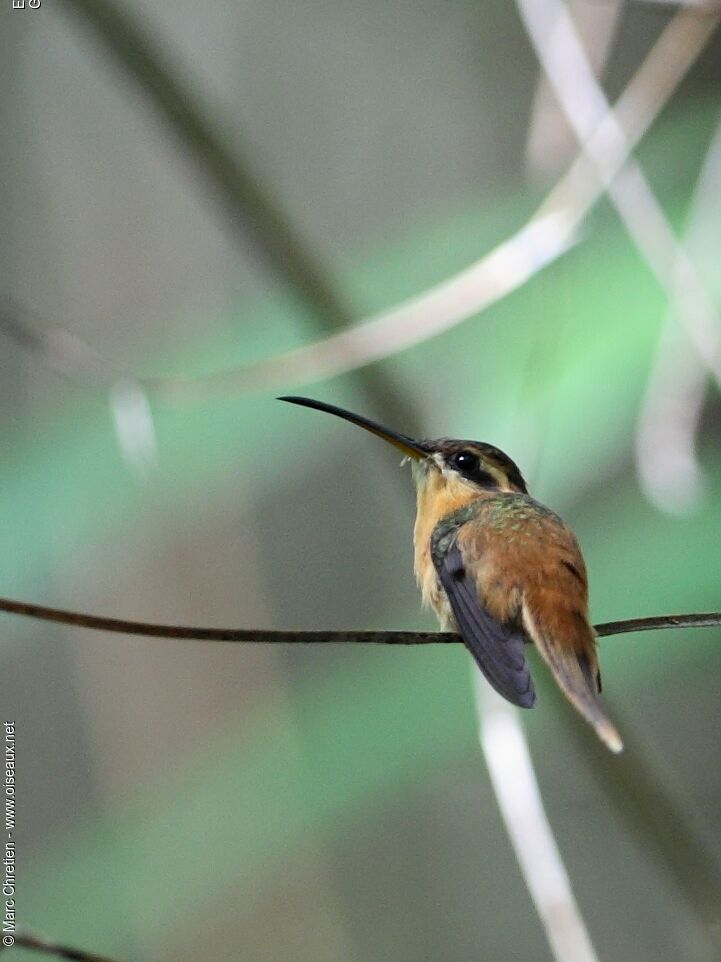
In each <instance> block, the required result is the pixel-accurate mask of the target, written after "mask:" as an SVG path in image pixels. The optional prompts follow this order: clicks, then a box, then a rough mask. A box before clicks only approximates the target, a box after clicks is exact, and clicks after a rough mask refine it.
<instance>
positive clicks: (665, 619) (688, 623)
mask: <svg viewBox="0 0 721 962" xmlns="http://www.w3.org/2000/svg"><path fill="white" fill-rule="evenodd" d="M0 611H5V612H7V613H8V614H11V615H20V616H21V617H25V618H35V619H37V620H39V621H52V622H55V623H56V624H61V625H70V626H72V627H75V628H91V629H94V630H95V631H110V632H114V633H116V634H124V635H142V636H143V637H146V638H174V639H178V640H181V639H182V640H186V641H229V642H239V643H248V644H264V645H270V644H279V645H291V644H297V645H318V644H349V643H358V644H366V645H437V644H440V645H448V644H460V643H461V637H460V635H456V634H453V633H451V632H440V631H328V630H325V629H318V630H317V631H292V630H287V631H286V630H276V629H268V628H199V627H188V626H186V625H160V624H154V623H152V622H147V621H128V620H127V619H125V618H106V617H104V616H103V615H89V614H85V613H84V612H80V611H69V610H67V609H65V608H49V607H47V606H46V605H36V604H33V603H31V602H27V601H14V600H13V599H11V598H0ZM719 625H721V611H710V612H704V613H699V614H690V615H654V616H652V617H650V618H630V619H628V620H626V621H608V622H605V623H603V624H600V625H596V626H595V628H594V630H595V632H596V634H597V635H598V636H599V637H604V636H607V635H621V634H627V633H628V632H632V631H657V630H659V629H661V628H711V627H716V626H719Z"/></svg>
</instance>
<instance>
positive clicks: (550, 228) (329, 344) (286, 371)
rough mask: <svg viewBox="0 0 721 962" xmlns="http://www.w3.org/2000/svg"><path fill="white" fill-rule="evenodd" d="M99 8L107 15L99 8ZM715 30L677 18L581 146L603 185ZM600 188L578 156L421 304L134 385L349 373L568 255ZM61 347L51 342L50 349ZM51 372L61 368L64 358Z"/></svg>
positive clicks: (249, 384) (246, 384) (179, 394)
mask: <svg viewBox="0 0 721 962" xmlns="http://www.w3.org/2000/svg"><path fill="white" fill-rule="evenodd" d="M64 2H66V3H70V4H76V5H77V6H78V8H79V9H80V8H81V9H82V10H83V11H85V10H89V9H92V10H93V11H94V12H95V13H97V9H100V8H99V7H98V6H97V3H96V2H95V0H64ZM102 9H103V10H105V9H106V8H105V5H102ZM716 23H717V18H716V17H714V16H703V17H699V16H698V15H694V13H693V12H691V11H681V12H679V13H678V14H676V16H675V17H673V19H672V20H671V21H670V23H669V24H668V25H667V26H666V28H665V29H664V31H663V32H662V33H661V35H660V36H659V38H658V40H657V41H656V43H655V44H654V47H653V48H652V50H651V51H650V52H649V54H648V55H647V57H646V59H645V60H644V62H643V63H642V64H641V66H640V67H639V69H638V70H637V72H636V73H635V74H634V76H633V78H632V79H631V81H630V82H629V84H628V86H627V87H626V89H625V91H624V92H623V94H622V95H621V97H620V98H619V99H618V101H617V102H616V105H615V111H614V114H613V117H612V120H611V119H610V118H609V117H608V116H607V117H605V118H604V119H603V121H602V122H601V123H600V124H599V125H598V128H597V130H596V132H595V133H594V134H593V136H592V137H591V139H590V141H589V144H588V145H587V146H588V147H589V149H591V148H593V149H594V150H604V151H605V154H606V168H605V169H606V173H607V176H608V177H609V178H610V177H612V176H614V175H615V174H617V173H618V171H619V170H620V169H621V168H622V167H623V164H624V162H625V160H626V158H627V156H628V154H629V152H630V151H631V150H633V148H634V147H635V145H636V144H637V143H638V141H639V140H640V139H641V138H642V137H643V135H644V134H645V133H646V131H647V130H648V128H649V127H650V126H651V124H652V123H653V121H654V120H655V118H656V117H657V116H658V114H659V112H660V111H661V109H662V108H663V106H664V105H665V104H666V103H667V101H668V99H669V97H670V96H671V94H672V93H673V92H674V90H675V89H676V87H677V86H678V84H679V83H680V81H681V79H682V78H683V76H684V75H685V73H686V72H687V70H688V69H689V67H690V66H691V65H692V64H693V62H694V61H695V59H696V57H697V56H698V55H699V53H700V52H701V50H702V49H703V47H704V45H705V44H706V41H707V40H708V39H709V37H710V36H711V34H712V33H713V30H714V29H715V27H716ZM105 26H106V27H107V24H105ZM123 49H124V50H125V48H123ZM609 124H613V125H615V124H621V126H622V128H623V131H624V134H625V142H624V143H622V144H621V145H619V143H618V141H615V142H614V143H612V144H611V145H610V146H609V147H608V149H606V148H607V146H608V126H609ZM594 145H595V146H594ZM604 189H605V187H604V184H602V183H601V182H600V181H599V178H598V176H597V174H596V172H595V170H594V168H593V166H592V165H590V164H589V161H588V158H587V156H586V154H585V153H584V152H582V153H581V154H580V155H579V157H578V158H577V159H576V160H575V161H574V163H573V164H572V165H571V166H570V168H569V170H568V171H567V172H566V174H565V175H564V176H563V177H562V178H561V179H560V180H559V182H558V183H557V184H556V186H555V187H554V188H553V190H552V191H551V192H550V193H549V194H548V196H547V197H546V199H545V200H544V202H543V204H542V205H541V206H540V208H539V209H538V210H537V211H536V213H535V214H534V215H533V217H532V218H531V219H530V220H529V221H528V223H527V224H526V225H525V226H524V227H522V228H521V229H520V230H519V231H518V232H517V233H516V234H514V235H512V236H511V237H510V238H508V239H507V240H506V241H504V242H503V243H502V244H500V245H499V246H498V247H496V248H495V249H494V250H493V251H491V252H490V253H489V254H487V255H485V256H484V257H482V258H481V259H480V260H479V261H477V262H476V263H475V264H473V265H472V266H471V267H469V268H467V269H466V270H464V271H461V272H460V273H459V274H456V275H454V276H453V277H452V278H449V279H448V280H446V281H444V282H443V283H441V284H439V285H437V286H436V287H434V288H431V289H430V290H428V291H425V292H424V293H422V294H420V295H418V296H417V297H414V298H411V299H410V300H408V301H405V302H404V303H402V304H400V305H398V306H397V307H394V308H391V309H390V310H389V311H384V312H382V313H381V314H378V315H376V316H374V317H371V318H369V319H367V320H365V321H363V322H361V323H359V324H357V325H355V326H354V327H351V328H349V329H348V330H343V331H340V332H339V333H337V334H334V335H332V336H330V337H327V338H326V339H325V340H321V341H319V342H316V343H314V344H310V345H306V346H305V347H301V348H299V349H297V350H294V351H290V352H288V353H287V354H282V355H280V356H277V357H272V358H269V359H266V360H263V361H259V362H257V363H254V364H250V365H245V366H241V367H234V368H231V369H228V370H225V371H219V372H217V373H214V374H209V375H206V376H203V377H198V378H190V377H181V376H176V377H163V378H148V379H136V378H132V380H135V381H138V383H140V384H141V385H142V386H143V387H145V388H146V389H147V390H148V391H149V392H151V393H152V394H153V395H156V396H162V397H164V398H166V399H171V400H175V399H179V398H187V397H190V398H192V397H203V396H205V395H207V394H212V393H222V392H228V393H237V392H242V391H249V390H255V389H258V388H264V389H266V388H268V389H269V388H272V387H274V386H278V385H282V386H284V387H287V386H288V385H289V384H292V383H294V384H300V383H309V382H312V381H315V380H321V379H323V378H328V377H333V376H335V375H338V374H343V373H347V372H350V371H355V370H357V369H358V368H361V367H363V366H365V365H367V364H370V363H372V362H373V361H378V360H381V359H382V358H385V357H389V356H391V355H393V354H395V353H398V352H399V351H402V350H405V349H406V348H408V347H412V346H413V345H414V344H418V343H420V342H422V341H425V340H427V339H429V338H431V337H434V336H436V335H438V334H440V333H442V332H443V331H445V330H448V329H449V328H451V327H453V326H454V325H456V324H459V323H460V322H462V321H464V320H466V319H468V318H469V317H473V316H474V315H476V314H478V313H479V312H480V311H482V310H484V309H485V308H487V307H488V306H490V305H491V304H493V303H495V302H496V301H497V300H499V299H500V298H502V297H504V296H506V295H507V294H509V293H510V292H511V291H513V290H515V289H516V288H517V287H519V286H520V285H521V284H523V283H524V282H525V281H526V280H528V279H529V278H530V277H531V276H532V275H533V274H534V273H536V272H537V271H539V270H541V269H542V268H543V267H544V266H546V265H547V264H548V263H550V262H551V261H552V260H554V259H555V258H556V257H558V256H560V255H561V254H562V253H563V252H564V251H565V250H566V249H567V248H568V246H569V245H570V244H571V243H572V242H573V237H574V235H575V233H576V231H577V229H578V227H579V225H580V224H581V223H582V221H583V219H584V218H585V216H586V215H587V214H588V212H589V210H590V209H591V208H592V207H593V205H594V204H595V203H596V201H597V200H598V199H599V197H600V196H601V195H602V194H603V192H604ZM0 327H1V328H2V329H3V330H5V331H6V333H9V334H11V335H14V336H15V337H17V338H18V339H19V340H21V341H22V342H23V343H24V344H25V345H26V346H28V347H31V348H32V347H33V346H34V340H33V333H34V330H33V328H32V327H29V326H28V325H27V324H26V325H25V329H24V330H20V331H18V330H17V328H12V327H10V326H8V324H7V323H6V322H5V320H4V318H3V315H1V314H0ZM58 346H59V345H58V342H57V340H56V341H55V344H54V347H55V349H57V347H58ZM47 347H48V344H47V342H46V344H45V348H46V350H45V351H43V352H41V356H43V358H44V359H45V360H47V359H48V351H47ZM53 366H55V367H63V366H65V364H64V359H63V357H62V355H61V356H60V357H58V358H57V363H54V364H53ZM396 406H398V407H400V405H396ZM402 419H403V421H404V423H406V424H407V425H409V430H410V428H411V427H412V419H411V418H410V417H409V416H407V415H406V412H403V418H402Z"/></svg>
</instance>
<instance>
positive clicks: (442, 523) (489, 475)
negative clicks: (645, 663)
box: [279, 397, 623, 752]
mask: <svg viewBox="0 0 721 962" xmlns="http://www.w3.org/2000/svg"><path fill="white" fill-rule="evenodd" d="M279 400H280V401H288V402H290V403H291V404H299V405H301V406H303V407H308V408H313V409H315V410H316V411H325V412H326V413H328V414H333V415H335V416H336V417H340V418H343V419H344V420H346V421H350V422H351V423H352V424H357V425H358V426H359V427H361V428H364V429H365V430H366V431H370V433H371V434H375V435H376V436H377V437H379V438H382V439H383V440H384V441H388V442H389V443H390V444H392V445H394V446H395V447H396V448H398V449H400V450H401V451H402V452H403V454H404V455H405V457H404V461H405V460H406V459H407V460H410V462H411V466H412V471H413V479H414V481H415V484H416V500H417V512H416V521H415V527H414V531H413V545H414V567H415V575H416V580H417V582H418V585H419V587H420V589H421V594H422V596H423V602H424V604H426V605H429V606H430V607H431V608H433V610H434V611H435V613H436V615H437V617H438V620H439V623H440V626H441V630H443V631H452V632H457V633H458V634H460V635H461V638H462V639H463V642H464V644H465V646H466V647H467V648H468V650H469V652H470V653H471V655H472V656H473V658H474V659H475V661H476V663H477V665H478V667H479V668H480V670H481V671H482V672H483V674H484V675H485V677H486V679H487V680H488V682H489V683H490V684H491V685H492V686H493V688H495V690H496V691H497V692H498V693H499V694H501V695H502V696H503V697H504V698H506V699H508V701H509V702H511V703H512V704H513V705H517V706H518V707H519V708H533V706H534V705H535V703H536V694H535V690H534V686H533V679H532V678H531V673H530V670H529V667H528V662H527V661H526V656H525V653H524V649H525V646H526V644H529V643H532V644H534V645H535V646H536V648H537V649H538V652H539V654H540V655H541V658H542V659H543V661H545V663H546V664H547V665H548V667H549V669H550V671H551V674H552V675H553V677H554V678H555V680H556V682H557V683H558V686H559V687H560V689H561V691H562V692H563V694H564V695H565V696H566V698H567V699H568V700H569V701H570V702H571V704H572V705H573V707H574V708H575V709H576V710H577V711H578V712H579V713H580V714H581V715H582V716H583V718H585V719H586V721H587V722H589V723H590V724H591V725H592V727H593V728H594V730H595V732H596V734H597V735H598V737H599V738H600V739H601V741H603V742H604V743H605V744H606V745H607V746H608V748H610V749H611V751H613V752H620V751H621V750H622V748H623V743H622V741H621V738H620V737H619V734H618V732H617V731H616V729H615V727H614V726H613V724H612V723H611V721H610V720H609V718H608V716H607V715H606V713H605V711H604V708H603V706H602V704H601V702H600V699H599V697H598V696H599V693H600V691H601V673H600V671H599V667H598V655H597V652H596V637H595V634H594V631H593V628H592V627H591V622H590V620H589V613H588V577H587V574H586V565H585V562H584V560H583V555H582V554H581V549H580V547H579V545H578V542H577V540H576V537H575V535H574V534H573V532H572V531H571V529H570V528H569V527H568V525H567V524H566V523H565V522H564V521H563V520H562V519H561V518H560V517H559V516H558V515H557V514H555V513H554V512H553V511H551V509H550V508H547V507H546V506H545V505H543V504H541V503H540V502H539V501H536V500H535V499H534V498H532V497H531V496H530V495H529V493H528V488H527V486H526V482H525V481H524V479H523V475H522V474H521V472H520V470H519V468H518V466H517V465H516V463H515V462H514V461H513V460H511V458H510V457H509V456H508V455H507V454H504V452H503V451H501V450H500V449H499V448H497V447H494V446H493V445H492V444H487V443H485V442H483V441H464V440H455V439H451V438H438V439H437V440H434V441H427V440H422V441H418V440H414V439H413V438H410V437H407V436H406V435H404V434H399V433H398V432H396V431H392V430H390V429H389V428H386V427H383V426H382V425H381V424H378V423H376V422H375V421H371V420H370V419H369V418H366V417H362V416H361V415H358V414H353V413H352V412H350V411H346V410H344V409H343V408H339V407H336V406H335V405H332V404H326V403H324V402H322V401H315V400H312V399H311V398H304V397H281V398H279Z"/></svg>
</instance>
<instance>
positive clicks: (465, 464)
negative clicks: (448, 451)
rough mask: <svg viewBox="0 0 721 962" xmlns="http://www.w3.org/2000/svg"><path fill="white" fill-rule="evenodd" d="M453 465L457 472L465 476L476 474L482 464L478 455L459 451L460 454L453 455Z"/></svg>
mask: <svg viewBox="0 0 721 962" xmlns="http://www.w3.org/2000/svg"><path fill="white" fill-rule="evenodd" d="M452 464H453V467H454V468H456V470H458V471H460V472H462V473H463V474H475V472H476V471H477V470H478V469H479V467H480V465H481V462H480V460H479V458H478V455H477V454H474V453H473V452H472V451H459V452H458V454H454V455H453V460H452Z"/></svg>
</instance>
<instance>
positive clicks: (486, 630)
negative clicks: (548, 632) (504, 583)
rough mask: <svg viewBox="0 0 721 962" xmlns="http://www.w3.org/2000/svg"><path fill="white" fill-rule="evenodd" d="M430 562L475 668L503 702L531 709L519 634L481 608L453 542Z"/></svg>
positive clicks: (522, 638)
mask: <svg viewBox="0 0 721 962" xmlns="http://www.w3.org/2000/svg"><path fill="white" fill-rule="evenodd" d="M437 547H438V546H437ZM433 562H434V565H435V568H436V571H437V573H438V578H439V580H440V582H441V585H442V586H443V588H444V590H445V592H446V594H447V595H448V600H449V602H450V604H451V610H452V611H453V614H454V616H455V619H456V621H457V623H458V628H459V630H460V632H461V635H462V636H463V640H464V642H465V643H466V647H467V648H468V650H469V651H470V653H471V654H472V655H473V657H474V658H475V660H476V662H477V663H478V667H479V668H480V669H481V671H482V672H483V674H484V675H485V676H486V678H487V679H488V681H489V682H490V684H491V685H493V687H494V688H495V689H496V691H497V692H498V693H499V694H501V695H503V697H504V698H507V699H508V701H510V702H512V703H513V704H514V705H518V707H519V708H532V707H533V705H534V704H535V701H536V694H535V691H534V690H533V681H532V680H531V673H530V671H529V670H528V664H527V662H526V658H525V655H524V653H523V646H524V643H525V636H524V634H523V632H522V631H521V630H520V629H519V628H515V627H513V626H509V625H504V624H501V622H500V621H497V620H496V619H495V618H493V617H492V616H491V615H490V614H489V613H488V611H487V610H486V609H485V608H484V606H483V604H482V603H481V601H480V600H479V598H478V591H477V588H476V585H475V582H474V581H473V577H472V576H471V575H470V574H469V573H468V572H467V571H466V568H465V566H464V564H463V557H462V555H461V551H460V548H459V547H458V545H457V544H456V542H455V541H454V540H453V541H450V543H449V544H448V548H447V550H446V551H445V552H443V551H438V550H436V551H434V552H433Z"/></svg>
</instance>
